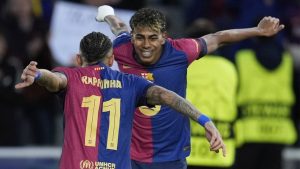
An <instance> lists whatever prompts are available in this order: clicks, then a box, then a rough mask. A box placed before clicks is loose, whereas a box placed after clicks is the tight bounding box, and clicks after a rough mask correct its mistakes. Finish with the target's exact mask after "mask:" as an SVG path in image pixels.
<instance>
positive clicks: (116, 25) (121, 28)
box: [104, 15, 128, 36]
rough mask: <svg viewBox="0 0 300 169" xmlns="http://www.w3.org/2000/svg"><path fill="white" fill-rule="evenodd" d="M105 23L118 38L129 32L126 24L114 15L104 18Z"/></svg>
mask: <svg viewBox="0 0 300 169" xmlns="http://www.w3.org/2000/svg"><path fill="white" fill-rule="evenodd" d="M104 21H105V22H106V23H107V24H108V25H109V27H110V29H111V31H112V33H113V34H114V35H116V36H118V35H119V34H120V33H122V32H128V28H127V26H126V24H125V23H124V22H123V21H122V20H121V19H119V18H118V17H116V16H114V15H108V16H106V17H105V18H104Z"/></svg>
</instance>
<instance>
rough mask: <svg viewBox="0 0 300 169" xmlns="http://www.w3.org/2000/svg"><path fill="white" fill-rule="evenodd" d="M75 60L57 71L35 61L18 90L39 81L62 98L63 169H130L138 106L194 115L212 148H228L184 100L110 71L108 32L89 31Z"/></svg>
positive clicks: (110, 51)
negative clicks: (164, 107)
mask: <svg viewBox="0 0 300 169" xmlns="http://www.w3.org/2000/svg"><path fill="white" fill-rule="evenodd" d="M76 59H77V63H78V65H80V66H81V67H78V68H67V67H58V68H55V69H54V70H53V71H49V70H46V69H38V68H37V62H34V61H31V62H30V64H29V65H28V66H27V67H26V68H25V69H24V71H23V73H22V75H21V80H23V82H20V83H19V84H16V86H15V87H16V88H17V89H20V88H24V87H27V86H30V85H32V84H33V83H34V82H36V83H37V84H39V85H41V86H43V87H45V88H46V89H48V90H49V91H51V92H57V93H58V94H59V95H60V96H61V97H62V98H63V100H64V103H63V105H64V120H65V121H64V143H63V147H62V155H61V160H60V168H61V169H83V168H89V169H91V168H99V169H100V168H106V169H130V168H131V162H130V151H129V150H130V141H131V131H132V130H131V129H132V121H133V116H134V110H135V108H136V107H137V106H140V105H148V106H150V105H155V104H163V105H168V106H170V107H172V108H174V109H175V110H177V111H178V112H182V113H183V114H182V116H183V115H187V116H189V117H191V118H193V119H194V120H196V121H198V122H199V123H200V124H201V125H203V126H204V127H205V129H206V131H207V139H208V140H209V141H210V149H211V150H212V151H219V149H220V148H221V149H223V152H224V153H225V152H226V150H225V146H224V143H223V140H222V138H221V136H220V134H219V131H218V130H217V129H216V127H215V126H214V124H213V123H212V121H211V120H210V119H209V118H208V117H207V116H205V115H203V114H201V113H200V112H199V111H198V110H196V109H195V107H194V106H192V105H191V104H190V103H189V102H187V101H186V100H185V99H183V98H182V97H180V96H179V95H177V94H175V93H174V92H171V91H169V90H166V89H164V88H162V87H159V86H156V85H154V84H153V83H151V82H149V81H147V80H145V79H143V78H141V77H138V76H134V75H128V74H123V73H120V72H118V71H114V70H112V69H110V68H109V66H111V65H112V64H113V60H114V56H113V49H112V43H111V41H110V39H109V38H108V37H107V36H105V35H103V34H102V33H99V32H98V33H97V32H92V33H90V34H88V35H86V36H85V37H84V38H83V39H82V40H81V42H80V52H79V54H78V55H77V58H76ZM161 120H166V119H161ZM172 120H174V121H175V120H177V119H172ZM145 126H146V127H147V125H145ZM174 144H180V143H174Z"/></svg>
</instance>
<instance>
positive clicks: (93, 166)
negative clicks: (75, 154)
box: [80, 160, 116, 169]
mask: <svg viewBox="0 0 300 169" xmlns="http://www.w3.org/2000/svg"><path fill="white" fill-rule="evenodd" d="M115 168H116V164H115V163H109V162H102V161H90V160H81V161H80V169H115Z"/></svg>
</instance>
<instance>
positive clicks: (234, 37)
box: [203, 16, 284, 53]
mask: <svg viewBox="0 0 300 169" xmlns="http://www.w3.org/2000/svg"><path fill="white" fill-rule="evenodd" d="M283 28H284V25H282V24H280V21H279V19H278V18H275V17H270V16H268V17H264V18H263V19H261V20H260V22H259V23H258V25H257V26H256V27H252V28H244V29H229V30H224V31H219V32H216V33H211V34H208V35H205V36H203V39H204V40H205V41H206V44H207V53H212V52H214V51H215V50H217V49H218V48H219V47H221V46H223V45H225V44H228V43H233V42H239V41H242V40H245V39H248V38H251V37H255V36H267V37H269V36H273V35H275V34H277V33H278V32H279V31H281V30H282V29H283Z"/></svg>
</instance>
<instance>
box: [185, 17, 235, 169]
mask: <svg viewBox="0 0 300 169" xmlns="http://www.w3.org/2000/svg"><path fill="white" fill-rule="evenodd" d="M214 32H216V26H215V24H214V23H213V22H212V21H210V20H208V19H204V18H198V19H197V20H195V21H194V22H193V24H192V25H191V26H190V27H188V28H187V37H190V38H199V37H202V36H204V35H207V34H209V33H214ZM237 81H238V79H237V72H236V69H235V66H234V64H233V63H232V62H230V61H229V60H227V59H226V58H224V57H222V56H220V55H219V54H217V52H215V53H213V54H209V55H206V56H205V57H204V58H202V59H201V60H199V61H197V62H193V63H192V65H190V66H189V68H188V74H187V82H188V83H187V98H188V100H189V101H191V103H193V105H195V106H196V107H197V108H198V109H199V110H201V111H203V112H205V113H207V114H209V116H210V117H211V118H212V120H213V121H214V122H215V124H216V127H217V128H218V129H219V131H220V133H221V135H222V137H223V140H224V143H225V145H226V150H227V156H226V158H224V157H222V156H221V155H220V154H215V153H214V152H211V151H209V150H208V149H206V148H205V147H206V146H207V145H206V144H207V142H206V138H205V135H204V133H205V132H204V130H202V129H199V128H196V127H195V123H194V122H191V145H192V148H191V154H190V156H189V157H188V158H187V162H188V165H189V167H188V168H189V169H214V168H215V169H227V168H228V169H229V168H231V167H232V165H233V164H234V160H235V140H234V137H233V136H234V134H233V132H232V131H233V122H234V120H235V119H236V116H237V105H236V91H237V85H238V84H237Z"/></svg>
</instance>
